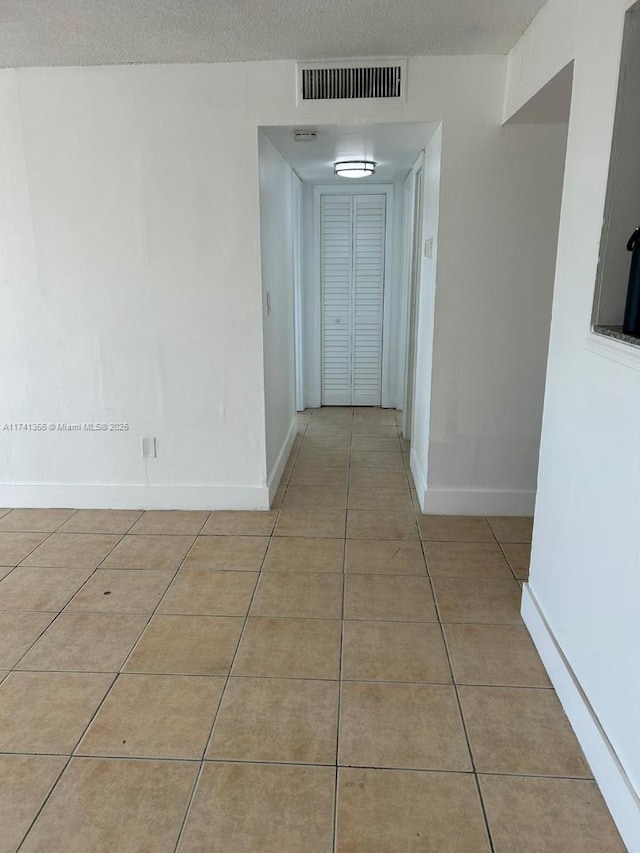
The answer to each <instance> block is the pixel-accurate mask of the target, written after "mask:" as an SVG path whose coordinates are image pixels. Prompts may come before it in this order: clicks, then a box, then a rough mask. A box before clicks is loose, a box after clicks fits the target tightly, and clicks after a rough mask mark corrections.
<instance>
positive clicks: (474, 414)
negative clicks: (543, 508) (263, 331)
mask: <svg viewBox="0 0 640 853" xmlns="http://www.w3.org/2000/svg"><path fill="white" fill-rule="evenodd" d="M566 138H567V126H566V124H557V125H536V126H529V125H527V126H512V127H511V126H509V127H504V128H499V127H493V126H489V125H484V126H481V125H477V126H476V127H475V128H474V132H473V134H472V135H469V134H467V133H464V131H463V129H462V127H460V126H459V125H457V124H456V123H453V122H452V123H449V124H448V125H445V126H444V128H443V142H442V167H441V203H440V211H439V233H440V238H439V240H438V257H437V268H438V272H437V280H438V287H437V291H436V297H435V333H434V344H433V383H432V388H431V406H430V412H431V422H430V435H429V462H428V480H427V493H426V496H425V501H424V507H423V509H424V511H425V512H440V513H468V514H472V515H473V514H475V515H518V514H523V515H527V514H532V513H533V508H534V503H535V494H536V481H537V468H538V453H539V445H540V430H541V422H542V409H543V399H544V383H545V372H546V362H547V352H548V342H549V329H550V324H551V304H552V298H553V279H554V270H555V260H556V249H557V242H558V223H559V220H560V204H561V198H562V181H563V174H564V162H565V151H566ZM453 169H455V174H452V170H453ZM458 186H462V187H465V186H466V187H472V186H473V191H471V190H464V189H460V190H459V192H460V196H458V197H457V196H456V190H455V187H458ZM489 210H492V211H493V214H492V215H495V216H496V221H495V222H494V223H493V224H492V226H491V227H490V228H488V227H487V223H486V222H484V219H485V218H486V216H487V215H488V211H489ZM423 264H427V265H428V262H427V261H426V260H424V259H423Z"/></svg>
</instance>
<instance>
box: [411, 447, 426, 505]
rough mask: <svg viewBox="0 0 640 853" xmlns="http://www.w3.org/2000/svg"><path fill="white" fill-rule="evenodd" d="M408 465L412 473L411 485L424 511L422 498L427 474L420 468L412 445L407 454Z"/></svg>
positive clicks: (424, 492)
mask: <svg viewBox="0 0 640 853" xmlns="http://www.w3.org/2000/svg"><path fill="white" fill-rule="evenodd" d="M409 467H410V468H411V474H412V475H413V485H414V486H415V487H416V494H417V495H418V503H419V504H420V509H421V510H422V512H426V510H425V508H424V498H425V494H426V491H427V476H426V472H425V471H423V469H422V465H421V464H420V460H419V459H418V457H417V455H416V453H415V451H414V449H413V447H412V448H411V453H410V454H409Z"/></svg>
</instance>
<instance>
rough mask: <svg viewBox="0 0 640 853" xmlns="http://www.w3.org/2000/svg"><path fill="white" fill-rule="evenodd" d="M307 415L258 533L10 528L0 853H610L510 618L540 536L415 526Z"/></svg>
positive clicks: (381, 438) (378, 456)
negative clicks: (534, 542)
mask: <svg viewBox="0 0 640 853" xmlns="http://www.w3.org/2000/svg"><path fill="white" fill-rule="evenodd" d="M406 454H407V447H406V445H405V444H404V443H403V442H402V441H401V440H400V439H399V436H398V429H397V425H396V419H395V415H394V412H392V411H381V410H375V409H354V410H352V409H349V408H345V409H321V410H315V411H314V412H313V413H310V412H309V413H305V414H303V415H302V416H300V434H299V436H298V439H297V441H296V443H295V446H294V450H293V452H292V454H291V458H290V460H289V462H288V464H287V467H286V470H285V474H284V478H283V484H282V485H281V487H280V489H279V491H278V495H277V497H276V505H275V508H274V509H273V510H272V511H271V512H244V513H241V512H213V513H207V512H178V511H176V512H145V513H141V512H134V511H109V512H106V511H90V510H81V511H77V512H76V511H73V510H11V511H9V510H0V578H2V580H0V682H2V683H1V684H0V827H1V830H0V853H11V851H15V850H18V849H19V850H20V851H24V853H34V851H39V852H40V853H63V851H64V853H87V852H88V851H92V853H101V851H104V853H107V851H108V853H129V851H131V852H132V853H133V852H134V851H135V852H136V853H137V851H148V853H164V851H167V853H170V851H174V850H178V851H180V853H194V851H201V853H204V851H224V853H253V851H255V853H271V851H273V853H307V851H309V853H331V851H338V853H396V852H397V853H413V851H434V853H448V851H456V853H457V851H460V853H463V851H464V853H483V851H490V850H493V851H496V853H512V851H513V853H529V851H530V853H556V851H557V853H596V851H597V853H615V851H623V850H624V847H623V845H622V843H621V842H620V839H619V837H618V835H617V833H616V831H615V829H614V827H613V824H612V822H611V819H610V817H609V815H608V813H607V810H606V808H605V806H604V804H603V801H602V799H601V797H600V794H599V792H598V789H597V787H596V785H595V783H594V781H593V779H592V777H591V773H590V770H589V768H588V767H587V765H586V763H585V761H584V758H583V756H582V754H581V752H580V749H579V747H578V744H577V742H576V740H575V738H574V736H573V734H572V732H571V730H570V728H569V725H568V723H567V720H566V718H565V716H564V714H563V712H562V709H561V707H560V704H559V703H558V700H557V698H556V696H555V693H554V691H553V689H552V688H551V687H550V684H549V681H548V679H547V677H546V674H545V672H544V670H543V668H542V666H541V664H540V661H539V659H538V657H537V655H536V652H535V650H534V648H533V646H532V644H531V642H530V640H529V638H528V635H527V632H526V630H525V628H524V627H523V625H522V622H521V620H520V616H519V600H520V592H521V590H520V583H521V582H522V581H523V580H525V579H526V577H527V569H528V559H529V545H528V543H529V541H530V536H531V520H530V519H513V518H489V519H486V518H445V517H424V516H422V515H420V513H419V512H417V513H416V511H415V509H414V507H415V495H414V494H413V493H412V490H411V487H410V480H409V477H408V475H407V459H406Z"/></svg>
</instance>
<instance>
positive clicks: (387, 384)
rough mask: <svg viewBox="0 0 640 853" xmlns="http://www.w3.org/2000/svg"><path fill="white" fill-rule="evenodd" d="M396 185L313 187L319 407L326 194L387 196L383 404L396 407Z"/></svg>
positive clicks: (383, 306) (324, 185) (387, 406)
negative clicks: (322, 221)
mask: <svg viewBox="0 0 640 853" xmlns="http://www.w3.org/2000/svg"><path fill="white" fill-rule="evenodd" d="M393 190H394V187H393V184H366V185H364V186H362V185H359V186H357V187H356V186H354V187H352V186H345V185H344V184H315V185H314V187H313V245H314V251H313V283H314V291H315V293H314V296H315V298H314V304H313V310H314V313H315V318H314V325H315V326H316V327H317V329H318V330H319V334H318V338H317V346H316V347H315V352H314V354H313V361H314V364H313V373H314V375H315V376H316V377H317V381H318V406H321V405H322V264H321V246H320V199H321V197H322V196H323V195H385V196H386V214H385V241H384V287H383V294H382V377H381V395H380V399H381V403H380V405H381V407H382V408H383V409H385V408H386V409H388V408H393V405H394V404H393V399H392V389H391V371H390V366H391V343H392V342H391V284H392V281H391V276H392V271H393V258H392V253H393V223H394V198H393V195H394V193H393Z"/></svg>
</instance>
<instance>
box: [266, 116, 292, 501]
mask: <svg viewBox="0 0 640 853" xmlns="http://www.w3.org/2000/svg"><path fill="white" fill-rule="evenodd" d="M258 150H259V159H260V169H259V173H260V226H261V228H260V236H261V241H260V242H261V253H262V304H263V343H264V400H265V418H266V447H267V482H268V484H269V486H270V487H271V491H272V493H273V494H271V498H273V496H274V494H275V489H276V488H277V486H278V482H279V480H280V477H281V475H282V469H283V468H284V465H285V463H286V461H287V457H288V455H289V451H290V449H291V445H292V443H293V440H294V438H295V434H296V401H295V374H294V320H293V185H292V175H293V173H292V171H291V168H290V167H289V166H288V165H287V163H285V161H284V160H283V159H282V157H281V155H280V154H279V152H278V151H276V149H275V148H274V147H273V145H272V144H271V143H270V142H269V140H268V139H267V137H266V136H265V135H264V133H262V132H260V133H259V139H258Z"/></svg>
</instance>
